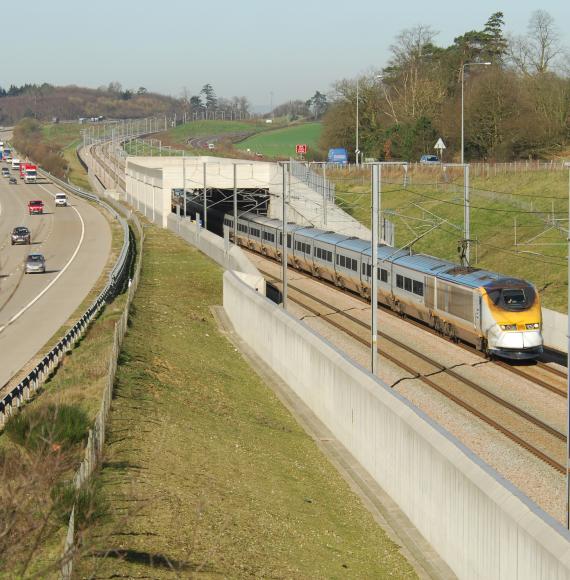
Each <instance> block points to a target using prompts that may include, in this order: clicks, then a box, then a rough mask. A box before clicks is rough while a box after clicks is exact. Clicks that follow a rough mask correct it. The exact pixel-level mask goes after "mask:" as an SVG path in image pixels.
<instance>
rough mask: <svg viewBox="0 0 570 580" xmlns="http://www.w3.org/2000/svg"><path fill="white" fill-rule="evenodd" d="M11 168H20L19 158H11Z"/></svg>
mask: <svg viewBox="0 0 570 580" xmlns="http://www.w3.org/2000/svg"><path fill="white" fill-rule="evenodd" d="M12 169H20V160H19V159H12Z"/></svg>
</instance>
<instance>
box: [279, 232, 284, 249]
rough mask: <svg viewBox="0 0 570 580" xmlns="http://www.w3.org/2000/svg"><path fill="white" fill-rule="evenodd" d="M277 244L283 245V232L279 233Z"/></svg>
mask: <svg viewBox="0 0 570 580" xmlns="http://www.w3.org/2000/svg"><path fill="white" fill-rule="evenodd" d="M279 245H280V246H282V245H283V234H282V233H279Z"/></svg>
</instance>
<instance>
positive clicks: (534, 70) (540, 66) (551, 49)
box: [509, 10, 564, 75]
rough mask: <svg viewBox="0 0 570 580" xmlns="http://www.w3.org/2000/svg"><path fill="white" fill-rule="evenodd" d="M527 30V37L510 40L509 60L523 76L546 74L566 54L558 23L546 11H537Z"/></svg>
mask: <svg viewBox="0 0 570 580" xmlns="http://www.w3.org/2000/svg"><path fill="white" fill-rule="evenodd" d="M527 30H528V32H527V35H526V36H523V37H516V38H511V39H510V41H509V58H510V60H511V62H512V63H513V64H514V66H515V68H516V69H518V70H519V71H520V72H522V73H523V74H526V75H532V74H544V73H546V72H548V71H549V70H550V69H551V68H552V67H553V65H554V64H555V62H556V60H557V58H558V57H559V56H561V55H562V54H563V53H564V47H563V46H562V44H561V41H560V35H559V33H558V30H557V27H556V22H555V20H554V18H553V17H552V16H551V15H550V14H549V13H548V12H546V11H545V10H537V11H536V12H533V14H532V16H531V18H530V21H529V23H528V29H527Z"/></svg>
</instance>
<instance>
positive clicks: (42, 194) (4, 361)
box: [0, 163, 111, 394]
mask: <svg viewBox="0 0 570 580" xmlns="http://www.w3.org/2000/svg"><path fill="white" fill-rule="evenodd" d="M0 165H2V166H7V165H6V164H5V163H0ZM12 175H14V176H16V175H17V170H14V171H13V172H12ZM44 182H45V183H44ZM57 191H61V190H60V189H58V188H57V187H55V186H54V185H51V184H49V183H48V182H47V180H39V182H38V183H36V184H25V183H24V182H23V181H22V180H20V179H19V177H18V184H17V185H10V184H9V183H8V179H7V178H4V177H0V394H3V392H2V391H3V390H5V389H3V387H4V386H5V385H6V384H7V383H8V381H10V379H11V378H12V377H13V376H14V375H16V374H17V373H18V372H19V371H20V370H21V369H22V368H23V367H26V365H27V364H28V363H29V362H30V361H31V360H32V359H33V358H34V357H35V355H36V354H37V353H38V352H39V351H40V350H41V349H42V348H43V347H44V345H45V344H46V343H47V342H48V341H49V340H50V338H51V337H52V336H53V334H54V333H55V332H56V331H57V330H58V329H59V328H60V327H61V326H62V325H64V324H65V323H66V322H67V321H68V319H69V317H70V316H71V315H72V314H73V313H74V311H75V310H76V309H77V307H78V306H79V305H80V304H81V302H82V301H83V300H84V299H85V297H86V296H87V294H88V293H89V291H90V290H91V289H92V287H93V286H94V285H95V283H96V282H97V280H98V278H99V277H100V275H101V273H102V271H103V269H104V268H105V266H106V263H107V259H108V256H109V254H110V251H111V228H110V225H109V222H108V221H107V219H106V218H105V216H103V215H102V213H101V212H100V211H99V210H98V209H97V208H95V207H94V206H92V205H91V204H89V203H88V202H86V201H84V200H82V199H80V198H77V197H74V196H71V195H69V194H67V195H68V200H69V202H70V206H69V207H60V208H57V209H56V208H55V203H54V193H55V192H57ZM31 199H41V200H42V201H43V202H44V204H45V208H44V211H45V213H44V215H28V209H27V203H28V201H30V200H31ZM16 226H26V227H28V228H29V229H30V230H31V233H32V244H31V246H28V245H21V246H20V245H17V246H12V245H11V243H10V234H11V232H12V229H13V228H14V227H16ZM31 252H38V253H42V254H43V255H44V256H45V258H46V268H47V271H46V273H45V274H28V275H26V274H24V268H23V266H24V260H25V258H26V256H27V255H28V254H29V253H31Z"/></svg>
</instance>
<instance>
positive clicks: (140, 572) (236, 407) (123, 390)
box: [76, 226, 414, 578]
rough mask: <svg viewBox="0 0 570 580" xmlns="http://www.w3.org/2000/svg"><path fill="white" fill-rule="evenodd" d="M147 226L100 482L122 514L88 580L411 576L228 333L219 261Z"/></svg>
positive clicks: (98, 544)
mask: <svg viewBox="0 0 570 580" xmlns="http://www.w3.org/2000/svg"><path fill="white" fill-rule="evenodd" d="M145 231H146V238H145V255H144V259H143V271H142V278H141V283H140V286H139V289H138V293H137V295H136V297H135V300H134V306H133V310H132V316H131V319H130V329H129V332H128V333H127V336H126V337H125V342H124V343H123V350H122V353H121V359H120V366H119V369H118V374H117V381H116V385H115V389H116V390H115V399H114V402H113V407H112V410H111V427H110V431H109V439H108V445H107V446H106V450H105V453H106V458H105V463H104V467H103V470H102V473H101V476H100V485H101V493H102V497H103V499H104V503H105V504H106V505H108V506H109V507H110V510H109V513H108V515H107V516H106V517H105V518H102V519H101V520H99V522H98V525H97V526H95V527H94V528H93V529H92V530H91V531H90V533H89V534H88V536H87V545H88V546H90V547H91V548H92V554H91V555H89V554H88V555H86V556H84V557H83V558H82V560H81V561H80V562H79V564H78V566H77V568H76V570H77V573H78V574H79V576H81V577H91V576H92V575H96V576H97V577H108V576H109V575H111V574H113V575H115V576H121V577H141V576H144V577H148V576H152V577H153V578H164V577H174V576H175V575H176V574H177V573H178V574H179V575H180V576H181V577H189V576H191V575H192V572H193V571H198V570H199V571H200V573H201V574H202V575H205V576H206V577H208V578H210V577H226V578H228V577H231V578H245V577H253V576H255V577H266V578H270V577H272V578H276V577H279V578H336V577H339V578H340V577H342V578H365V577H366V578H383V577H387V576H395V577H409V576H413V575H414V574H413V570H412V569H411V568H410V566H409V565H408V563H407V562H406V561H405V560H404V559H403V557H402V556H401V554H400V553H399V550H398V547H397V546H396V545H395V544H393V543H392V542H391V541H390V540H388V538H387V537H386V535H385V534H384V532H383V531H382V530H381V529H380V528H379V527H378V526H377V525H376V523H375V522H374V520H373V519H372V517H371V515H370V514H369V513H368V512H367V511H366V510H365V509H364V507H363V506H362V504H361V503H360V501H359V500H358V498H357V497H356V496H355V495H354V494H353V493H352V492H351V491H350V489H349V488H348V486H347V484H346V483H345V482H344V480H343V479H342V478H341V477H340V476H339V475H338V473H337V472H336V471H335V470H334V469H333V467H332V466H331V465H330V464H329V463H328V461H327V460H326V458H325V457H324V456H323V455H322V454H321V453H320V451H319V450H318V448H317V446H316V445H315V443H314V442H313V441H312V439H311V438H310V437H308V436H307V435H306V434H305V433H304V432H303V431H302V430H301V428H300V427H299V426H298V425H297V423H296V422H295V421H294V419H293V418H292V417H291V416H290V414H289V413H288V412H287V411H286V410H285V408H284V407H283V406H282V405H281V403H280V402H279V400H278V399H277V397H276V396H275V395H274V394H273V393H272V391H271V390H270V389H269V388H268V387H267V386H266V385H265V384H263V383H262V381H261V380H260V379H259V378H258V376H257V375H256V374H255V373H254V372H253V371H252V370H251V368H249V366H248V365H247V364H246V362H245V361H244V360H243V358H242V357H241V356H240V354H239V353H238V352H236V350H235V348H234V347H233V346H232V345H231V343H229V342H228V341H227V340H226V339H225V338H224V337H223V335H221V334H220V333H219V332H218V329H217V326H216V323H215V321H214V319H213V317H212V314H211V312H210V306H211V305H213V304H220V303H221V300H222V296H221V284H222V271H221V269H220V268H219V267H217V266H216V265H214V264H213V263H212V262H211V261H210V260H208V259H207V258H206V257H204V256H203V255H202V254H200V253H199V252H198V251H197V250H195V249H193V248H191V247H189V246H188V245H187V244H185V243H184V242H182V241H181V240H179V239H178V238H176V237H175V236H174V235H172V234H171V233H169V232H167V231H164V230H160V229H157V228H155V227H152V226H149V227H147V228H146V230H145ZM252 324H255V321H252ZM105 556H106V557H105ZM175 571H176V572H175Z"/></svg>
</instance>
